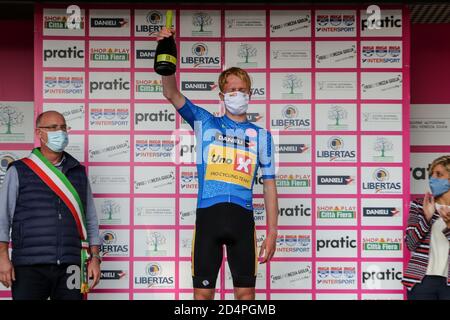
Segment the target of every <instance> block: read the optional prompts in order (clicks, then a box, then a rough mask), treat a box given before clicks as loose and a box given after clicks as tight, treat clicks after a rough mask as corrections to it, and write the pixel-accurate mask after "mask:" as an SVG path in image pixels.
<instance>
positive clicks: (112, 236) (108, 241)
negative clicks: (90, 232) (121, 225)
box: [100, 230, 129, 257]
mask: <svg viewBox="0 0 450 320" xmlns="http://www.w3.org/2000/svg"><path fill="white" fill-rule="evenodd" d="M100 238H101V239H102V240H103V244H102V245H101V246H100V252H102V253H103V255H104V256H114V257H125V256H128V252H129V246H128V245H127V244H118V243H117V242H118V236H117V234H116V233H115V232H114V231H111V230H107V231H103V232H102V233H101V235H100Z"/></svg>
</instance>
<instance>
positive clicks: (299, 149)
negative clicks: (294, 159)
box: [275, 143, 310, 154]
mask: <svg viewBox="0 0 450 320" xmlns="http://www.w3.org/2000/svg"><path fill="white" fill-rule="evenodd" d="M309 148H310V147H309V146H308V145H306V144H292V143H291V144H289V143H285V144H276V145H275V152H277V153H280V154H292V153H298V154H301V153H305V152H306V151H307V150H309Z"/></svg>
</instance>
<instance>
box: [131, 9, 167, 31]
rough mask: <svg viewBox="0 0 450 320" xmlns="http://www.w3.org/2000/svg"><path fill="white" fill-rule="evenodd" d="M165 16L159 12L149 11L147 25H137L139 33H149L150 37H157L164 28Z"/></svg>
mask: <svg viewBox="0 0 450 320" xmlns="http://www.w3.org/2000/svg"><path fill="white" fill-rule="evenodd" d="M163 19H164V14H163V13H162V12H160V11H157V10H152V11H149V12H148V13H147V14H146V16H145V22H146V23H147V24H142V25H136V32H137V33H144V32H145V33H149V35H150V36H153V35H156V34H157V33H158V32H159V31H160V30H161V29H162V27H163V23H164V21H163Z"/></svg>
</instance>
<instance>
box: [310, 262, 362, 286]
mask: <svg viewBox="0 0 450 320" xmlns="http://www.w3.org/2000/svg"><path fill="white" fill-rule="evenodd" d="M316 279H317V280H316V281H317V285H319V286H336V285H339V286H352V285H354V284H356V267H350V266H348V267H343V266H319V267H317V277H316Z"/></svg>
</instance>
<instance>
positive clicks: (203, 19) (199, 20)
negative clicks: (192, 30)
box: [192, 12, 212, 32]
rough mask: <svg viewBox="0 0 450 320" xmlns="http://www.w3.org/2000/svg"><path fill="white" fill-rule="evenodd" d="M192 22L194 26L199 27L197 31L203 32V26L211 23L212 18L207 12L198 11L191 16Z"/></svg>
mask: <svg viewBox="0 0 450 320" xmlns="http://www.w3.org/2000/svg"><path fill="white" fill-rule="evenodd" d="M192 24H193V25H194V26H196V27H200V30H199V32H203V31H204V30H203V27H204V26H209V25H211V24H212V19H211V17H210V16H209V15H208V14H207V13H204V12H198V13H196V14H195V15H194V16H193V17H192Z"/></svg>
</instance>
